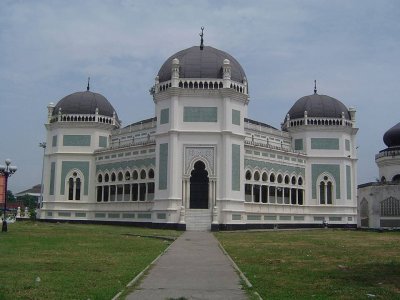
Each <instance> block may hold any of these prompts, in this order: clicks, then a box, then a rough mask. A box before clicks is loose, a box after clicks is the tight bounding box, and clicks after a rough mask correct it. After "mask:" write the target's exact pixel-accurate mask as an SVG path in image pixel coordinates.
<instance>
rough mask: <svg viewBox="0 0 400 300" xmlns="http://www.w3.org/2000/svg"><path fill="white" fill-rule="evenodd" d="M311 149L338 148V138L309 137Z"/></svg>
mask: <svg viewBox="0 0 400 300" xmlns="http://www.w3.org/2000/svg"><path fill="white" fill-rule="evenodd" d="M311 149H322V150H339V139H334V138H311Z"/></svg>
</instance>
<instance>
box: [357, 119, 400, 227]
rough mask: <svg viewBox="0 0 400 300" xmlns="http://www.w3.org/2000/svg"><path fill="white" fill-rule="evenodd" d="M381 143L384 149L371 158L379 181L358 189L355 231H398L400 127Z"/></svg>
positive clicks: (389, 131)
mask: <svg viewBox="0 0 400 300" xmlns="http://www.w3.org/2000/svg"><path fill="white" fill-rule="evenodd" d="M383 141H384V143H385V144H386V146H387V148H385V149H383V150H381V151H379V153H378V154H376V155H375V162H376V164H377V166H378V168H379V178H378V179H377V181H376V182H369V183H364V184H361V185H359V186H358V207H359V211H358V213H359V215H358V216H359V217H358V227H362V228H363V227H365V228H375V229H389V228H396V229H399V228H400V196H399V195H400V123H397V124H396V125H395V126H393V127H392V128H390V129H389V130H388V131H386V133H385V134H384V136H383Z"/></svg>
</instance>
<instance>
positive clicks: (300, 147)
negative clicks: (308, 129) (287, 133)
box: [294, 139, 304, 150]
mask: <svg viewBox="0 0 400 300" xmlns="http://www.w3.org/2000/svg"><path fill="white" fill-rule="evenodd" d="M294 150H304V147H303V139H295V140H294Z"/></svg>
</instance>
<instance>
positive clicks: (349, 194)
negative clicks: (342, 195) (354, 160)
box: [346, 166, 351, 200]
mask: <svg viewBox="0 0 400 300" xmlns="http://www.w3.org/2000/svg"><path fill="white" fill-rule="evenodd" d="M346 184H347V199H348V200H350V199H351V168H350V166H346Z"/></svg>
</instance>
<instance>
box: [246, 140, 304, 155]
mask: <svg viewBox="0 0 400 300" xmlns="http://www.w3.org/2000/svg"><path fill="white" fill-rule="evenodd" d="M244 144H245V145H249V146H257V147H263V148H267V149H273V150H279V151H284V152H288V153H295V154H296V155H298V154H300V155H301V154H303V155H304V153H302V152H299V151H294V150H292V149H291V148H290V147H285V146H283V145H282V146H280V147H279V146H274V145H271V144H265V143H260V142H253V141H246V140H245V141H244Z"/></svg>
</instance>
